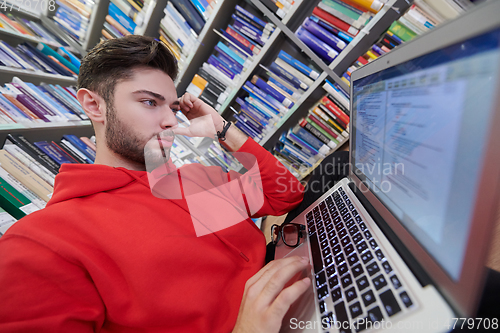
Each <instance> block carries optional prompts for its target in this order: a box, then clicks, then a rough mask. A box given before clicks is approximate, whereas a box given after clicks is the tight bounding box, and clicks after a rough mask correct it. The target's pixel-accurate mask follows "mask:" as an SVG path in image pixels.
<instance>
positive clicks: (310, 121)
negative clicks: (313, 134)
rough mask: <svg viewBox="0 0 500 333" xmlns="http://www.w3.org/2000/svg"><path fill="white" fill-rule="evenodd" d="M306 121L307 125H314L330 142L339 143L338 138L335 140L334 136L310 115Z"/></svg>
mask: <svg viewBox="0 0 500 333" xmlns="http://www.w3.org/2000/svg"><path fill="white" fill-rule="evenodd" d="M306 121H307V123H308V124H309V125H311V126H312V127H314V128H315V129H316V130H317V131H319V132H321V133H322V134H323V135H324V136H326V137H327V138H328V139H330V140H331V141H332V142H334V143H335V144H336V145H339V140H337V139H336V138H335V137H334V136H332V135H331V134H330V133H328V132H327V131H325V130H324V129H323V128H322V127H321V126H319V125H318V124H317V123H316V122H315V121H314V120H313V119H312V118H311V117H310V115H309V116H307V118H306Z"/></svg>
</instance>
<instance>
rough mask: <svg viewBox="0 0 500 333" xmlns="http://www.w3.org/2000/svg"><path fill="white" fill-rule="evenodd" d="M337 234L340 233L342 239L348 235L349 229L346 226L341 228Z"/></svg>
mask: <svg viewBox="0 0 500 333" xmlns="http://www.w3.org/2000/svg"><path fill="white" fill-rule="evenodd" d="M337 234H338V235H339V238H340V239H342V238H344V237H345V236H347V230H346V229H345V228H342V230H340V231H339V232H338V233H337Z"/></svg>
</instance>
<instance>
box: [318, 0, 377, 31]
mask: <svg viewBox="0 0 500 333" xmlns="http://www.w3.org/2000/svg"><path fill="white" fill-rule="evenodd" d="M318 7H319V8H321V9H323V10H324V11H325V12H327V13H330V14H332V15H333V16H335V17H337V18H338V19H340V20H342V21H344V22H346V23H347V24H350V25H351V26H353V27H354V28H356V29H361V28H363V27H364V26H365V25H366V24H367V23H368V22H369V21H370V19H371V18H372V14H371V13H370V12H361V13H360V12H359V11H356V10H354V9H352V8H349V7H347V6H346V5H345V4H344V5H342V4H340V3H338V2H336V1H334V0H322V1H321V2H320V3H319V4H318Z"/></svg>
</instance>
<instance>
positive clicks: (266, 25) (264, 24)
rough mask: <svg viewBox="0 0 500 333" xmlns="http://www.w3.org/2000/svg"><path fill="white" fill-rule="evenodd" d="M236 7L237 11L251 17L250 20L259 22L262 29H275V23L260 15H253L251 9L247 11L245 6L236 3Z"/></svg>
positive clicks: (271, 30) (270, 30)
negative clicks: (263, 18)
mask: <svg viewBox="0 0 500 333" xmlns="http://www.w3.org/2000/svg"><path fill="white" fill-rule="evenodd" d="M235 9H236V12H237V13H240V14H241V15H243V16H245V17H247V18H248V19H250V20H252V21H254V22H255V23H257V24H258V25H260V26H261V29H263V30H268V31H269V32H273V31H274V29H275V25H274V24H272V23H268V22H266V21H264V20H262V19H260V18H259V17H257V16H255V15H253V14H252V13H250V12H249V11H247V10H245V9H244V8H242V7H240V6H239V5H236V7H235Z"/></svg>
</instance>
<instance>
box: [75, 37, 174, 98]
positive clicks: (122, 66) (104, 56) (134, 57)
mask: <svg viewBox="0 0 500 333" xmlns="http://www.w3.org/2000/svg"><path fill="white" fill-rule="evenodd" d="M138 67H152V68H157V69H159V70H161V71H163V72H165V73H166V74H167V75H168V76H170V78H171V79H172V80H175V78H176V77H177V72H178V68H177V60H176V59H175V57H174V55H173V54H172V52H171V51H170V50H169V49H168V47H167V46H165V45H164V44H163V43H162V42H160V41H158V40H157V39H154V38H152V37H147V36H138V35H129V36H125V37H122V38H116V39H110V40H107V41H104V42H101V43H99V44H98V45H96V46H95V47H94V48H93V49H92V50H90V52H89V53H87V55H86V56H85V57H84V58H83V59H82V64H81V66H80V73H79V75H78V89H80V88H86V89H89V90H91V91H94V92H96V93H98V94H99V95H100V96H101V97H103V98H104V99H105V100H106V102H107V103H109V102H112V100H113V93H114V89H115V86H116V84H117V83H118V82H119V81H121V80H126V79H130V78H131V77H132V74H133V73H132V70H133V69H135V68H138Z"/></svg>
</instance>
